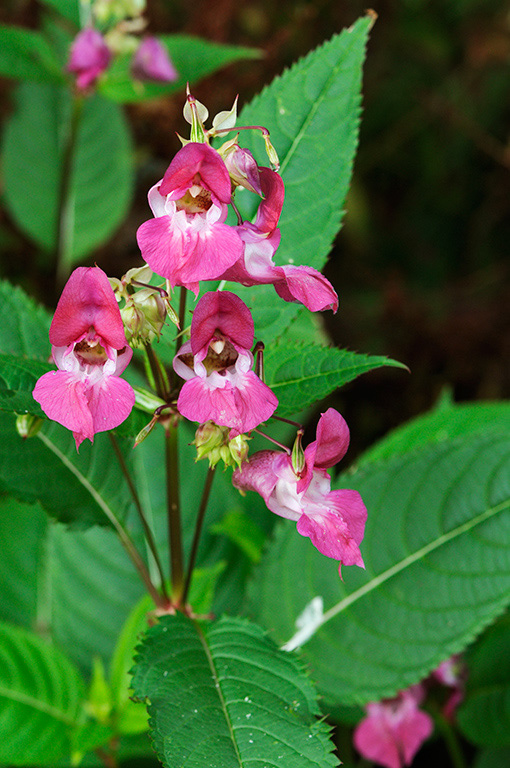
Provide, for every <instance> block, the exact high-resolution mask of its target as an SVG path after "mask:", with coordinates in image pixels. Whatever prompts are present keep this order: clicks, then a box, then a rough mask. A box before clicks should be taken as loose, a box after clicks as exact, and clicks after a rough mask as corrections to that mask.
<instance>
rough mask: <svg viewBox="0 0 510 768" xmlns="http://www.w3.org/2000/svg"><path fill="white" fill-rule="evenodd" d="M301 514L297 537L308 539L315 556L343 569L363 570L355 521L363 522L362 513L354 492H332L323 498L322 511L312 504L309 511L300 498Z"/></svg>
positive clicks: (357, 497) (361, 505) (363, 510)
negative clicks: (338, 564) (333, 562)
mask: <svg viewBox="0 0 510 768" xmlns="http://www.w3.org/2000/svg"><path fill="white" fill-rule="evenodd" d="M333 494H335V496H333ZM303 512H304V514H302V515H301V517H300V518H299V520H298V521H297V524H296V526H297V530H298V533H300V534H301V535H302V536H308V537H309V538H310V539H311V541H312V544H313V545H314V547H316V548H317V549H318V550H319V552H321V553H322V554H323V555H325V556H326V557H331V558H333V560H338V561H340V563H341V564H343V565H358V566H360V567H361V568H363V567H364V564H363V558H362V557H361V552H360V550H359V546H358V543H359V541H361V538H363V536H361V538H360V537H359V521H360V517H363V516H364V518H365V519H366V509H365V506H364V504H363V502H362V501H361V497H360V495H359V494H358V493H357V492H356V491H332V492H331V493H330V494H328V496H326V497H325V498H324V509H323V511H321V510H318V509H317V508H316V505H315V504H314V505H313V508H312V510H311V511H309V510H308V507H307V505H306V501H305V498H303ZM363 512H364V515H363ZM352 521H355V525H354V529H355V530H352V529H351V522H352ZM363 525H364V523H363ZM355 534H356V535H355ZM356 539H358V541H356Z"/></svg>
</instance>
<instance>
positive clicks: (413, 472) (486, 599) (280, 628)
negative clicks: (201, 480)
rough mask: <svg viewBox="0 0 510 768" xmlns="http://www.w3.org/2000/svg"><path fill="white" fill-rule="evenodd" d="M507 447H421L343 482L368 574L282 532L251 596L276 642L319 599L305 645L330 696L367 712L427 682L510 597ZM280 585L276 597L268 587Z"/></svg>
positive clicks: (498, 440) (481, 440)
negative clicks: (361, 526)
mask: <svg viewBox="0 0 510 768" xmlns="http://www.w3.org/2000/svg"><path fill="white" fill-rule="evenodd" d="M509 476H510V440H509V439H508V437H507V435H501V434H498V433H491V432H489V434H486V435H481V436H470V437H467V438H465V439H463V440H457V441H446V442H444V443H442V444H440V445H434V446H425V447H424V448H422V449H421V450H416V451H415V452H413V453H410V454H406V455H404V456H398V457H395V458H393V459H392V460H389V461H386V462H380V463H378V464H377V465H369V466H367V467H366V468H365V469H364V470H363V469H362V470H359V471H357V472H355V473H353V474H351V475H348V476H346V478H345V480H344V483H345V486H346V487H348V488H353V489H356V490H358V491H359V492H360V493H361V496H362V498H363V500H364V502H365V504H366V507H367V509H368V521H367V526H366V533H365V539H364V541H363V542H362V545H361V552H362V555H363V559H364V561H365V565H366V570H362V569H360V568H345V567H344V568H343V569H342V576H343V578H344V581H343V582H342V581H341V580H340V579H339V578H338V573H337V564H336V563H334V562H332V561H328V560H326V559H325V558H324V557H323V556H322V555H320V554H319V553H318V552H317V551H316V550H315V549H314V547H313V546H312V545H311V543H310V541H309V540H308V539H305V538H302V537H300V536H299V535H298V534H297V533H296V530H295V528H294V526H293V525H292V524H291V523H288V522H286V523H285V524H284V525H282V526H281V527H280V528H279V530H278V533H277V536H276V537H275V540H274V541H273V542H272V544H271V546H270V547H269V548H268V551H267V554H266V557H265V559H263V561H262V564H261V566H260V569H259V573H258V577H257V579H256V581H255V583H254V584H253V585H252V590H251V612H252V614H253V615H254V616H255V617H256V618H257V619H258V621H259V622H260V623H261V624H263V625H264V626H266V627H271V628H274V631H275V634H276V636H277V638H278V639H279V640H280V641H282V642H283V641H288V640H289V638H291V637H292V636H293V635H294V634H295V631H296V626H295V621H296V618H297V617H298V616H299V615H300V614H301V613H302V611H303V610H304V608H305V607H306V606H307V605H308V604H309V603H310V602H311V601H312V600H313V599H314V598H315V597H321V598H322V599H323V601H324V611H325V612H324V616H323V619H322V621H321V623H320V626H319V628H318V629H317V631H315V633H313V630H312V631H311V634H312V637H311V639H310V640H309V641H308V642H306V644H305V645H304V649H303V650H304V654H305V656H306V658H307V659H308V661H309V662H310V665H311V667H312V674H313V676H314V679H316V680H317V682H318V685H319V688H320V690H321V691H322V692H323V693H324V694H325V695H326V697H327V700H328V701H331V702H338V703H340V704H348V705H350V704H354V703H359V704H364V703H366V702H368V701H375V700H379V699H381V698H384V697H387V696H393V695H394V694H395V693H396V691H397V690H399V689H402V688H404V687H406V686H408V685H411V684H414V683H416V682H418V681H419V680H421V679H423V678H424V677H425V676H426V675H427V674H428V673H429V672H430V671H431V670H432V669H434V668H435V667H437V666H438V665H439V663H440V662H441V661H443V660H444V659H445V658H447V657H448V656H450V655H452V654H453V653H457V652H460V651H462V650H463V649H464V648H465V647H466V646H467V645H468V644H469V643H470V642H471V641H472V639H473V638H474V637H475V636H476V635H477V634H478V633H479V632H480V631H481V630H482V629H483V628H484V626H485V625H487V623H488V622H490V621H492V620H493V619H494V618H495V617H496V616H497V615H498V614H500V613H501V611H502V610H503V609H504V608H505V606H506V605H507V604H508V602H509V600H510V486H509V482H508V478H509ZM275 584H278V589H277V590H276V589H275Z"/></svg>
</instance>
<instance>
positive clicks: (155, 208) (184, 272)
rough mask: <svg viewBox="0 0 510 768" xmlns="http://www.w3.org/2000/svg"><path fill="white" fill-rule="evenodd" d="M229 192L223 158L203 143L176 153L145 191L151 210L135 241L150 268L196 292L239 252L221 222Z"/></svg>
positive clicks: (240, 245)
mask: <svg viewBox="0 0 510 768" xmlns="http://www.w3.org/2000/svg"><path fill="white" fill-rule="evenodd" d="M230 198H231V183H230V176H229V174H228V171H227V168H226V167H225V163H224V162H223V160H222V159H221V157H220V155H219V154H218V152H216V150H215V149H213V148H212V147H210V146H208V145H207V144H200V143H195V142H191V143H189V144H186V146H184V147H183V148H182V149H181V150H179V152H178V153H177V154H176V156H175V157H174V159H173V160H172V162H171V163H170V165H169V167H168V169H167V171H166V173H165V175H164V177H163V179H162V180H161V181H160V182H158V183H157V184H156V185H155V186H154V187H152V189H151V190H150V191H149V205H150V207H151V209H152V212H153V214H154V216H155V218H154V219H150V220H149V221H146V222H144V223H143V224H142V225H141V226H140V228H139V229H138V233H137V239H138V245H139V246H140V250H141V252H142V256H143V258H144V259H145V261H146V262H147V264H148V265H149V266H150V267H151V269H152V270H153V271H154V272H156V273H157V274H158V275H161V276H162V277H166V278H167V279H168V280H169V282H170V284H171V286H172V287H173V286H176V285H181V286H184V287H185V288H189V289H190V290H192V291H193V292H194V293H195V295H196V294H197V293H198V288H199V282H200V280H214V279H216V278H218V277H219V276H220V275H221V274H222V272H224V271H225V269H228V267H230V266H231V265H232V264H234V262H236V261H237V260H238V259H239V258H240V257H241V255H242V252H243V242H242V240H241V238H240V236H239V234H238V232H237V231H236V228H235V227H230V226H228V225H227V224H224V223H223V222H224V221H225V219H226V217H227V213H228V203H229V202H230Z"/></svg>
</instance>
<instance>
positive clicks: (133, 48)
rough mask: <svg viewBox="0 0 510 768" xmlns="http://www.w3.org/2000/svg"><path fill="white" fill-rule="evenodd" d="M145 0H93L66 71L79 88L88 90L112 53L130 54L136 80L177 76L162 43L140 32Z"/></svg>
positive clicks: (165, 80)
mask: <svg viewBox="0 0 510 768" xmlns="http://www.w3.org/2000/svg"><path fill="white" fill-rule="evenodd" d="M144 11H145V0H117V1H116V2H115V1H111V0H95V2H93V3H92V6H91V18H90V20H89V23H88V24H87V26H85V27H84V29H82V30H81V31H80V32H79V33H78V34H77V35H76V37H75V39H74V41H73V43H72V45H71V50H70V54H69V60H68V62H67V70H68V71H69V72H71V73H73V74H74V75H75V77H76V88H77V89H78V90H79V91H82V92H83V91H88V90H90V89H91V88H92V87H93V86H94V85H95V83H96V82H97V80H98V79H99V77H100V76H101V75H102V74H103V72H105V71H106V70H107V69H108V67H109V66H110V63H111V61H112V59H113V58H114V57H115V56H118V55H123V54H128V55H130V56H131V75H132V77H133V78H134V79H135V80H136V81H140V82H143V81H149V82H160V83H168V82H170V83H171V82H174V81H175V80H177V78H178V74H177V71H176V69H175V67H174V65H173V64H172V61H171V59H170V57H169V55H168V52H167V50H166V48H165V46H164V45H163V43H162V42H161V41H160V40H158V39H157V38H156V37H152V36H145V37H143V38H142V39H141V40H140V37H139V33H140V32H143V30H144V28H145V20H144V19H143V17H142V14H143V12H144Z"/></svg>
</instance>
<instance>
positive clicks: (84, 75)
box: [67, 27, 111, 90]
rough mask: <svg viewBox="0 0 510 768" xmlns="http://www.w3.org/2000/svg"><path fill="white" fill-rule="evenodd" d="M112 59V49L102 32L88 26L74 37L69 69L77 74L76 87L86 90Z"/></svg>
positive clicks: (68, 64)
mask: <svg viewBox="0 0 510 768" xmlns="http://www.w3.org/2000/svg"><path fill="white" fill-rule="evenodd" d="M110 59H111V52H110V49H109V48H108V46H107V45H106V43H105V41H104V39H103V36H102V35H101V33H100V32H98V30H97V29H94V28H93V27H87V28H86V29H83V30H82V31H81V32H79V33H78V34H77V35H76V37H75V38H74V41H73V44H72V45H71V52H70V55H69V61H68V63H67V70H68V72H73V73H74V74H75V75H76V87H77V88H78V89H79V90H86V89H87V88H89V87H90V86H92V85H94V83H95V82H96V80H97V79H98V77H99V76H100V75H101V74H102V73H103V72H104V71H105V69H106V68H107V67H108V65H109V63H110Z"/></svg>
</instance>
